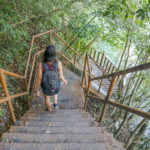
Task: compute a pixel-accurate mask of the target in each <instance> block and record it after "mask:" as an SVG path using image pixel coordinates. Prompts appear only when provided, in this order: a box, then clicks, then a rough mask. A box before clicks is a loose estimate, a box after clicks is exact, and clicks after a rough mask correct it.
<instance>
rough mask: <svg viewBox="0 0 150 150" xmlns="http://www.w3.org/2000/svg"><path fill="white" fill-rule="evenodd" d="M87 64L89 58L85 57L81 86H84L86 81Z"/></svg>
mask: <svg viewBox="0 0 150 150" xmlns="http://www.w3.org/2000/svg"><path fill="white" fill-rule="evenodd" d="M86 65H87V58H86V57H85V62H84V68H83V75H82V81H81V86H83V81H84V78H85V72H86Z"/></svg>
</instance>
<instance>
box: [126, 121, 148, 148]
mask: <svg viewBox="0 0 150 150" xmlns="http://www.w3.org/2000/svg"><path fill="white" fill-rule="evenodd" d="M147 126H148V120H147V121H145V122H144V124H143V125H142V126H141V127H140V129H139V132H138V133H137V134H136V135H135V138H134V140H133V141H132V143H131V144H130V145H129V146H128V148H127V150H134V149H135V148H136V147H137V143H139V141H140V139H141V137H142V135H143V134H144V132H145V130H146V128H147Z"/></svg>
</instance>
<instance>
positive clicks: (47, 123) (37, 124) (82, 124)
mask: <svg viewBox="0 0 150 150" xmlns="http://www.w3.org/2000/svg"><path fill="white" fill-rule="evenodd" d="M15 125H16V126H32V127H94V126H97V124H96V123H95V122H92V121H84V122H82V121H81V122H78V121H73V122H70V121H67V122H57V121H56V122H50V121H45V122H41V121H25V120H21V121H17V122H16V123H15Z"/></svg>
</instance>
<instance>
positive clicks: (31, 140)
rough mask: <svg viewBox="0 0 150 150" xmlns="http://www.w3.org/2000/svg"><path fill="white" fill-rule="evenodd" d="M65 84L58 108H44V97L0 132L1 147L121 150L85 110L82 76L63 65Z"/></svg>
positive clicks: (10, 149) (17, 149) (11, 149)
mask: <svg viewBox="0 0 150 150" xmlns="http://www.w3.org/2000/svg"><path fill="white" fill-rule="evenodd" d="M63 70H64V76H65V77H66V78H67V80H68V85H67V86H61V90H60V93H59V95H58V104H59V106H60V109H59V110H57V111H55V110H53V111H52V112H46V111H44V109H45V103H44V97H43V95H42V93H41V96H40V97H35V98H34V99H33V100H32V103H31V108H30V110H29V111H28V112H27V113H26V114H24V116H23V117H21V119H20V120H19V121H17V122H16V123H15V125H14V126H11V128H10V129H9V131H8V132H7V133H4V134H3V137H2V142H1V143H0V150H41V149H43V150H109V149H110V150H123V144H121V143H119V142H117V141H116V140H115V139H114V138H113V136H112V135H111V134H108V133H107V132H106V131H105V130H104V129H103V128H101V127H98V123H97V122H96V121H95V120H94V118H93V117H91V116H90V115H89V114H88V113H87V112H85V110H83V104H84V93H83V90H82V87H81V85H80V84H81V78H80V77H79V76H77V75H76V74H74V73H73V72H71V71H70V70H69V69H67V68H65V67H63Z"/></svg>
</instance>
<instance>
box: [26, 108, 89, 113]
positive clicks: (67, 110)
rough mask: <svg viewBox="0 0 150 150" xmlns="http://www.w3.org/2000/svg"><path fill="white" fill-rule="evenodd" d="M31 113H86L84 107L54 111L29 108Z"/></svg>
mask: <svg viewBox="0 0 150 150" xmlns="http://www.w3.org/2000/svg"><path fill="white" fill-rule="evenodd" d="M28 112H29V113H59V112H60V113H70V112H74V113H86V112H85V110H84V109H58V110H52V111H45V110H44V109H30V110H28Z"/></svg>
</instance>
